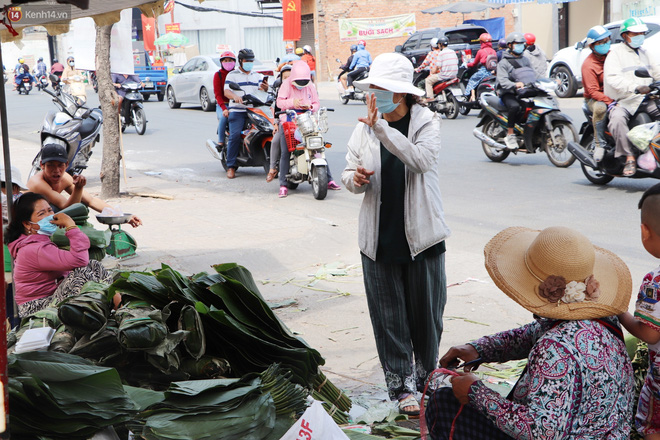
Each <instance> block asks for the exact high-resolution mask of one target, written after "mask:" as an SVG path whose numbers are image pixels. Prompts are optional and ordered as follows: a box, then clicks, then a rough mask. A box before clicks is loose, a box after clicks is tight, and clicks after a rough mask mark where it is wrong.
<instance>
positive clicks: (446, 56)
mask: <svg viewBox="0 0 660 440" xmlns="http://www.w3.org/2000/svg"><path fill="white" fill-rule="evenodd" d="M436 65H437V67H438V68H439V69H440V71H439V72H438V75H440V77H441V78H444V79H451V78H456V75H458V57H457V56H456V52H454V51H453V50H451V49H449V48H448V47H445V48H444V49H442V50H441V51H440V52H438V55H437V57H436Z"/></svg>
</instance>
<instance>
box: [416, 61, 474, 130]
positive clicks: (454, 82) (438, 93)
mask: <svg viewBox="0 0 660 440" xmlns="http://www.w3.org/2000/svg"><path fill="white" fill-rule="evenodd" d="M430 73H431V72H430V71H429V70H427V69H424V70H422V71H421V72H417V73H415V75H414V76H413V84H415V86H417V87H418V88H420V89H422V90H426V81H425V80H426V78H427V77H428V76H429V74H430ZM433 94H434V95H435V99H434V100H433V101H431V102H430V103H429V109H431V110H432V111H434V112H436V113H440V114H443V115H445V116H446V117H447V119H456V117H457V116H458V111H459V103H458V99H459V97H462V96H463V92H462V91H461V88H460V87H459V83H458V78H454V79H451V80H449V81H438V82H436V83H435V84H433Z"/></svg>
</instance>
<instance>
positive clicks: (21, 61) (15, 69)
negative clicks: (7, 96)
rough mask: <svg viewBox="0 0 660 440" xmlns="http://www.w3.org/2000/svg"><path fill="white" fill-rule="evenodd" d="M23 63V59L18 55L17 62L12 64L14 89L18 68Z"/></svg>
mask: <svg viewBox="0 0 660 440" xmlns="http://www.w3.org/2000/svg"><path fill="white" fill-rule="evenodd" d="M23 64H25V60H24V59H23V57H18V63H16V66H14V89H13V90H16V77H17V76H18V70H19V69H20V68H21V66H23Z"/></svg>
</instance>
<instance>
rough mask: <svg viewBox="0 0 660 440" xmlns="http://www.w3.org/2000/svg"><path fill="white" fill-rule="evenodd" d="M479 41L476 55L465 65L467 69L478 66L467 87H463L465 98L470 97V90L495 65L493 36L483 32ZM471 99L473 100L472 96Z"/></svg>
mask: <svg viewBox="0 0 660 440" xmlns="http://www.w3.org/2000/svg"><path fill="white" fill-rule="evenodd" d="M479 41H480V42H481V48H480V49H479V50H478V51H477V55H476V56H475V57H474V59H473V60H472V61H470V62H469V63H467V64H466V65H465V66H466V67H467V68H468V69H469V68H472V67H475V66H478V69H477V71H476V72H474V73H473V74H472V76H471V77H470V81H468V83H467V87H465V92H464V95H465V99H466V100H469V99H470V95H472V91H473V90H474V89H476V88H477V86H478V85H479V83H480V82H481V80H483V79H484V78H486V77H487V76H489V75H491V72H492V71H493V70H494V69H495V67H496V65H497V60H496V58H497V53H496V52H495V49H493V37H491V36H490V34H489V33H487V32H484V33H483V34H481V35H479ZM489 57H490V58H489ZM472 99H473V100H474V97H473V98H472Z"/></svg>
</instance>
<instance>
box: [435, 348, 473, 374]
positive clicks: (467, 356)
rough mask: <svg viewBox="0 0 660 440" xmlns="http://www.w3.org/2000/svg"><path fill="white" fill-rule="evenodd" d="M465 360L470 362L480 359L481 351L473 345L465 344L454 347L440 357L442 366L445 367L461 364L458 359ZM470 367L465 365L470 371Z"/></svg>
mask: <svg viewBox="0 0 660 440" xmlns="http://www.w3.org/2000/svg"><path fill="white" fill-rule="evenodd" d="M459 359H460V360H462V361H463V362H470V361H473V360H475V359H479V352H478V351H477V349H476V348H474V347H473V346H472V345H468V344H464V345H457V346H455V347H452V348H450V349H449V351H447V353H445V355H444V356H442V358H440V366H441V367H443V368H456V367H457V366H458V364H459V361H458V360H459ZM469 369H470V367H467V366H466V367H465V371H469Z"/></svg>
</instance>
